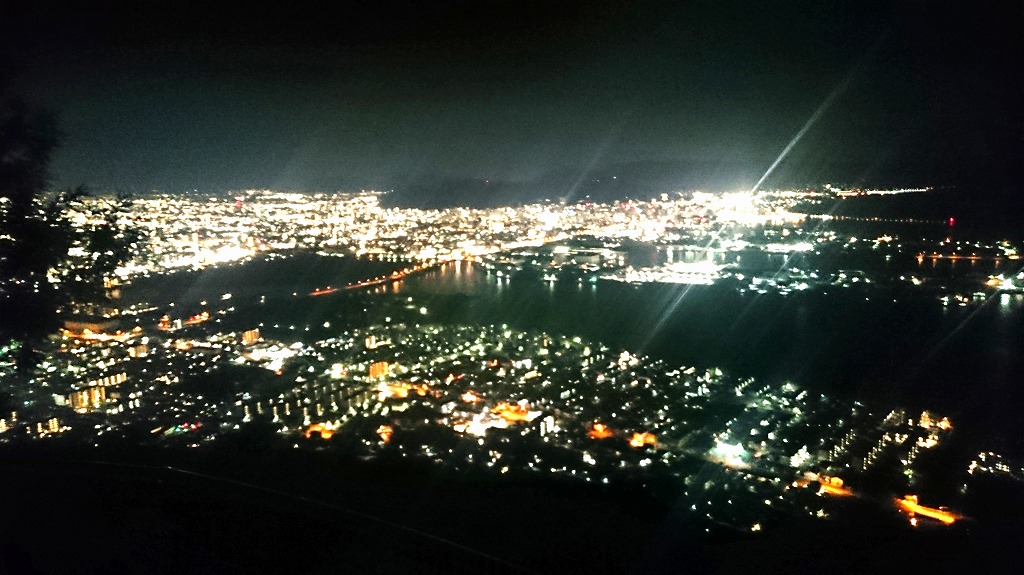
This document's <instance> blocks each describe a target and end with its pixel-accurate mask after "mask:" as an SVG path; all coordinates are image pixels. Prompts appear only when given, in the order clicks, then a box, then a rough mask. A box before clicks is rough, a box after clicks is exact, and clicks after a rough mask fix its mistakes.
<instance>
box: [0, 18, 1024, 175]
mask: <svg viewBox="0 0 1024 575" xmlns="http://www.w3.org/2000/svg"><path fill="white" fill-rule="evenodd" d="M263 4H265V3H256V2H251V3H250V2H235V1H225V2H213V1H203V2H190V1H187V0H186V1H181V0H178V1H146V0H141V1H123V2H110V1H107V0H96V1H94V2H88V3H75V4H70V3H67V2H52V1H46V0H41V1H33V2H11V1H9V0H0V50H2V53H3V56H4V58H3V60H2V62H0V63H2V64H3V67H4V69H5V70H6V74H7V76H8V80H7V81H8V82H9V83H10V85H12V86H14V87H15V89H16V90H17V91H19V92H21V93H23V94H27V95H28V96H29V97H30V98H32V99H35V100H38V101H40V102H42V103H43V104H45V105H46V106H48V107H49V108H51V109H52V110H54V111H55V112H56V113H57V114H58V116H59V121H60V125H61V127H62V129H63V130H64V132H65V134H66V141H65V144H64V146H63V148H62V149H61V151H60V152H59V153H58V154H57V156H56V157H55V160H54V165H53V174H54V177H55V180H56V182H57V183H58V184H64V185H70V184H76V183H86V184H89V185H92V186H94V187H97V188H101V189H113V188H120V189H125V190H131V191H145V190H150V189H160V190H166V191H178V190H184V189H193V188H195V189H201V190H217V189H232V188H233V189H237V188H248V187H272V188H293V189H295V188H297V189H328V190H334V189H352V188H361V187H366V188H378V189H380V188H392V187H395V188H403V187H404V188H410V189H413V188H416V187H417V186H424V185H428V184H429V183H434V182H460V181H482V180H484V179H491V180H493V181H494V182H495V183H505V184H506V185H508V186H516V185H519V186H536V187H538V188H545V189H546V191H554V192H556V193H560V192H563V191H564V192H565V193H566V195H572V194H573V193H575V189H576V187H577V186H578V185H579V184H580V183H581V182H589V181H594V180H596V179H600V178H610V177H611V176H613V175H615V176H619V175H621V177H622V181H625V182H627V183H626V184H622V185H624V186H629V185H634V184H635V185H637V186H643V185H647V186H653V187H664V188H665V189H676V188H694V187H702V188H739V187H746V188H749V187H750V186H752V185H753V184H754V183H755V182H756V181H757V180H758V179H759V178H760V176H761V175H762V174H764V172H765V171H766V170H767V169H768V168H769V166H770V165H771V164H772V163H773V162H774V161H775V159H776V157H777V156H778V155H779V154H780V152H782V150H783V149H784V148H785V147H786V145H787V144H788V143H789V142H790V141H791V139H792V138H793V137H794V136H795V135H796V134H797V133H798V132H799V131H800V130H801V128H802V127H803V126H804V125H805V123H806V122H807V121H808V120H809V119H810V118H811V117H812V116H813V115H814V114H815V112H816V111H817V110H819V108H821V110H820V114H819V115H818V119H817V121H816V122H814V123H813V124H812V125H811V126H810V127H809V128H808V129H807V130H806V132H805V134H804V135H803V137H802V138H801V139H800V140H799V141H798V142H797V143H796V144H795V145H794V146H793V148H792V150H791V152H790V153H789V154H788V156H787V157H786V159H785V160H784V161H783V162H781V163H780V164H779V166H778V167H777V168H776V170H775V171H774V172H773V173H772V176H771V177H770V178H769V179H768V180H767V181H766V182H765V184H764V185H765V186H775V185H800V184H806V183H820V182H825V181H839V182H845V183H849V184H863V185H878V186H883V185H893V184H922V185H929V184H954V183H957V184H977V185H982V184H984V185H990V186H997V187H1004V188H1005V187H1008V186H1011V185H1012V184H1015V183H1016V182H1017V181H1018V179H1019V177H1020V176H1021V168H1020V166H1021V165H1024V159H1022V157H1021V156H1022V154H1021V152H1022V149H1024V146H1022V134H1024V122H1022V113H1021V108H1022V106H1021V102H1022V95H1024V93H1022V85H1024V84H1022V73H1024V72H1022V70H1024V62H1022V60H1021V47H1022V42H1024V40H1022V38H1024V30H1022V28H1024V27H1022V7H1024V4H1022V3H1021V2H1019V1H1015V0H1000V1H993V2H986V1H980V2H976V1H970V2H968V1H960V2H941V1H918V2H901V1H899V0H889V1H884V2H875V1H873V0H861V1H856V2H829V1H827V0H821V1H814V2H804V3H798V2H791V3H775V2H761V3H755V2H731V1H722V0H717V1H709V2H685V1H682V0H675V1H671V2H661V1H657V0H651V1H637V2H626V1H619V2H605V1H603V0H594V1H591V2H578V3H576V2H555V1H549V2H541V1H534V0H520V1H515V2H512V1H510V2H505V1H502V0H495V1H492V2H470V1H461V2H457V1H442V2H423V1H411V0H410V1H397V0H381V1H374V2H333V3H332V2H321V1H308V0H297V1H292V2H288V3H282V6H281V7H278V8H267V7H265V6H262V5H263ZM830 96H831V98H830ZM826 101H828V102H829V104H828V105H827V106H825V107H822V104H823V103H824V102H826ZM617 179H618V178H617ZM428 187H429V186H428ZM508 189H512V187H510V188H508Z"/></svg>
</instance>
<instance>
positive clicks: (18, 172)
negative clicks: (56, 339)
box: [0, 94, 137, 349]
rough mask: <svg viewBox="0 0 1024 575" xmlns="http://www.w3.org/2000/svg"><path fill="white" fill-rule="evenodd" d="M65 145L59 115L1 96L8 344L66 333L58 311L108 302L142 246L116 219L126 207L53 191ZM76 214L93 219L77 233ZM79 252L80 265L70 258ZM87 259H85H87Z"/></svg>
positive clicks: (1, 277)
mask: <svg viewBox="0 0 1024 575" xmlns="http://www.w3.org/2000/svg"><path fill="white" fill-rule="evenodd" d="M60 141H61V136H60V132H59V131H58V130H57V127H56V122H55V121H54V118H53V116H52V115H51V114H49V113H48V112H46V111H45V110H43V109H41V108H39V107H37V106H33V105H31V104H29V103H27V102H25V101H24V100H22V99H20V98H18V97H16V96H10V95H6V94H0V345H3V344H4V343H6V342H9V341H11V340H14V341H15V342H21V343H22V344H23V345H22V347H23V348H24V349H29V347H30V346H29V347H26V346H24V344H25V343H28V344H30V345H31V344H32V343H33V342H35V341H38V340H39V339H40V338H42V337H45V336H46V335H48V334H52V333H54V331H55V330H56V329H57V328H58V327H59V326H60V316H59V315H58V310H61V309H62V308H66V307H67V306H68V305H69V304H70V303H72V302H82V301H88V300H90V299H92V300H94V301H95V300H98V299H101V298H103V297H105V295H104V292H103V287H104V286H103V281H104V279H105V278H106V277H109V275H110V274H112V273H113V270H114V269H115V268H116V267H117V266H118V265H120V264H121V263H122V262H124V261H125V260H127V259H128V257H129V255H130V253H129V249H128V248H129V246H130V245H131V243H132V242H134V241H136V240H137V237H135V236H134V235H133V234H132V233H129V232H127V231H126V230H123V229H121V228H120V227H119V226H118V224H117V220H116V213H117V212H116V211H117V209H118V207H119V206H118V203H120V201H123V198H120V199H119V200H118V202H115V203H103V202H91V203H89V204H88V205H86V204H84V203H83V202H82V200H83V199H84V198H85V197H86V196H88V195H89V194H88V191H87V190H86V189H85V188H84V187H78V188H75V189H71V190H64V191H56V192H54V191H50V190H49V189H48V186H49V172H48V168H49V164H50V158H51V155H52V154H53V152H54V150H56V149H57V147H58V146H59V144H60ZM71 210H76V211H78V212H80V213H84V214H86V215H87V216H88V219H89V221H90V222H92V223H90V224H89V225H86V226H77V227H76V226H73V225H72V223H71V220H70V218H69V213H70V212H71ZM72 247H77V248H79V249H78V252H79V254H80V255H79V257H78V258H73V257H71V255H70V251H71V248H72ZM81 254H84V256H83V255H81Z"/></svg>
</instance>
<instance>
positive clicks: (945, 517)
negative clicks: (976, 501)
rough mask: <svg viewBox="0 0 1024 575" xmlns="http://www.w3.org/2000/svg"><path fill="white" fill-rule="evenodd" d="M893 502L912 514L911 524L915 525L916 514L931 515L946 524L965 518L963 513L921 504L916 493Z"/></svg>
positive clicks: (903, 510) (897, 506)
mask: <svg viewBox="0 0 1024 575" xmlns="http://www.w3.org/2000/svg"><path fill="white" fill-rule="evenodd" d="M893 503H895V504H896V508H897V509H899V510H900V511H902V512H905V513H907V514H908V515H910V524H911V525H915V526H916V525H917V520H916V518H915V517H914V516H915V515H921V516H922V517H929V518H931V519H935V520H937V521H940V522H942V523H943V524H945V525H952V524H953V523H955V522H956V520H957V519H963V516H962V515H959V514H957V513H953V512H951V511H947V510H945V509H935V508H934V507H925V506H923V505H920V504H919V503H918V502H917V496H916V495H907V496H906V497H904V498H903V499H893Z"/></svg>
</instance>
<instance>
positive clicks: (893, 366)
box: [127, 254, 1024, 453]
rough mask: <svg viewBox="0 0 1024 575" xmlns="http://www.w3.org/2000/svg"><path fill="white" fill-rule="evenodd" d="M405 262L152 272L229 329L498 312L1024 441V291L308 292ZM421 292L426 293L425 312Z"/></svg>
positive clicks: (313, 259) (553, 287) (996, 441)
mask: <svg viewBox="0 0 1024 575" xmlns="http://www.w3.org/2000/svg"><path fill="white" fill-rule="evenodd" d="M401 265H402V264H394V263H388V262H378V261H372V262H371V261H356V260H341V259H338V258H323V257H319V256H315V255H309V254H307V255H303V256H301V257H299V258H295V259H286V260H278V261H273V262H252V263H249V264H244V265H240V266H232V267H230V268H224V269H220V270H215V271H209V272H202V273H200V274H196V275H194V276H192V277H191V278H189V277H180V278H175V279H174V280H173V281H171V280H168V281H165V282H162V283H160V282H158V283H159V285H160V286H163V287H167V286H170V285H174V286H176V287H175V291H176V293H177V294H179V295H178V296H177V297H176V300H177V301H179V302H186V303H183V304H179V309H180V308H182V307H184V306H186V305H188V303H187V300H189V299H190V298H191V299H192V300H196V301H198V299H199V298H206V299H210V300H215V299H218V298H219V294H220V293H222V292H233V293H234V297H233V298H232V300H231V301H230V302H217V303H218V304H219V305H221V306H226V305H227V304H231V305H233V306H237V307H238V310H237V311H236V313H235V314H232V315H229V316H225V318H226V319H225V326H224V327H225V328H242V327H251V325H250V324H256V323H262V324H263V329H264V333H265V334H267V335H271V336H274V337H282V338H285V339H287V338H296V339H316V338H322V337H329V336H332V335H336V334H337V332H338V330H339V329H344V326H350V325H364V324H367V323H376V322H382V321H385V319H386V318H394V319H395V320H397V321H425V322H436V323H453V324H464V323H481V324H501V323H507V324H509V325H511V326H514V327H516V328H519V329H537V330H545V331H550V332H555V333H562V334H566V335H570V336H574V335H578V336H580V337H582V338H585V339H589V340H593V341H599V342H601V343H604V344H605V345H608V346H609V347H612V348H625V349H629V350H632V351H639V352H642V353H646V354H648V355H651V356H653V357H658V358H662V359H665V360H666V361H668V362H669V363H670V364H682V365H695V366H698V367H720V368H722V369H723V370H726V371H728V372H730V373H732V374H735V375H738V376H747V375H751V376H755V377H758V378H764V379H768V380H771V381H782V380H792V381H794V382H796V383H799V384H801V385H803V386H805V387H807V388H810V389H814V390H818V391H821V392H823V393H826V394H830V395H833V396H837V397H845V398H851V399H857V400H860V401H863V402H865V403H868V404H869V405H876V406H877V407H878V408H879V409H880V410H881V409H884V410H887V409H888V408H890V407H893V406H895V405H902V406H905V407H908V408H911V409H926V408H927V409H934V410H936V411H938V412H940V413H942V414H944V415H949V416H950V417H951V418H952V419H953V421H954V422H955V423H956V422H959V423H962V424H964V425H966V426H967V427H968V428H971V429H973V432H972V435H974V436H977V437H978V438H979V439H981V440H983V441H984V444H985V445H986V447H987V448H990V449H994V450H997V451H1003V452H1008V453H1022V452H1024V441H1022V438H1024V420H1022V418H1020V417H1019V414H1018V410H1019V409H1020V407H1021V406H1024V296H1021V295H1011V294H1003V295H995V296H993V297H991V298H989V299H988V300H987V301H986V302H985V303H984V304H978V305H973V306H967V307H959V306H955V305H954V306H951V307H946V306H943V305H942V304H941V303H940V302H939V301H938V299H937V298H936V297H935V294H934V293H920V294H913V293H909V294H908V293H902V294H900V295H896V296H894V294H892V293H891V292H889V291H887V290H876V289H868V290H855V289H842V288H830V289H829V290H824V289H819V290H809V291H807V292H799V293H794V294H791V295H788V296H780V295H777V294H772V293H768V294H749V293H748V294H741V293H739V292H738V291H737V290H735V289H732V288H728V287H724V286H692V287H687V286H677V285H668V284H654V285H643V286H634V285H629V284H622V283H618V282H612V281H599V282H597V283H589V282H586V281H584V282H577V281H575V280H571V281H559V282H555V283H548V282H544V281H541V280H539V279H533V280H531V279H512V280H509V279H508V278H499V277H497V276H496V275H493V274H490V273H488V272H487V271H486V270H484V269H483V268H482V267H480V266H479V265H476V264H470V263H460V264H448V265H446V266H444V267H442V268H440V269H438V270H436V271H432V272H428V273H424V274H420V275H416V276H412V277H410V278H408V279H406V280H405V281H404V282H402V283H400V284H399V283H395V284H389V285H388V286H386V287H383V288H378V289H377V290H375V291H374V290H361V291H358V292H343V293H337V294H332V295H328V296H322V297H315V298H311V297H309V296H308V295H304V294H308V293H309V291H311V290H312V289H314V288H316V287H323V286H325V285H331V284H333V285H341V284H343V283H345V282H347V281H352V280H354V279H357V278H358V277H366V274H367V273H369V274H370V275H371V276H372V275H375V274H378V273H383V272H384V271H386V270H389V269H393V268H394V267H401ZM915 265H916V264H915ZM948 265H949V264H947V263H939V264H937V266H938V267H937V269H936V270H935V272H936V274H937V275H943V274H945V273H947V272H948V273H954V272H955V273H954V275H956V274H958V273H960V272H957V271H956V270H952V269H948V270H945V271H944V268H943V267H942V266H948ZM957 265H959V264H957ZM389 266H390V267H389ZM930 268H931V263H930V262H925V263H923V264H921V265H920V267H919V268H918V270H917V272H918V273H919V274H920V275H927V274H928V272H929V269H930ZM360 274H363V275H362V276H360ZM168 282H170V283H168ZM174 282H180V283H181V284H182V285H181V286H177V284H175V283H174ZM142 287H146V286H142ZM153 289H155V288H154V286H152V285H150V286H148V287H146V290H153ZM127 291H129V292H131V290H127ZM142 291H143V290H140V291H139V292H136V295H138V293H141V292H142ZM157 291H159V290H157ZM293 293H297V294H298V296H293V295H292V294H293ZM186 295H187V296H188V297H186ZM261 295H262V296H265V298H266V299H265V301H264V302H263V303H259V301H258V299H259V297H260V296H261ZM410 298H411V301H410ZM192 305H195V304H192ZM421 307H425V308H427V313H426V314H425V315H424V314H422V313H420V308H421ZM232 318H233V319H232ZM232 322H234V323H236V324H237V325H233V324H232ZM275 325H277V326H278V328H279V329H276V330H275V328H274V326H275Z"/></svg>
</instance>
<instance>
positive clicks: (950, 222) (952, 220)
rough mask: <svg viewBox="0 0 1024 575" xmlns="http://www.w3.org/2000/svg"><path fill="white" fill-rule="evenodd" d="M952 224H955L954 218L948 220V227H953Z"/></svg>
mask: <svg viewBox="0 0 1024 575" xmlns="http://www.w3.org/2000/svg"><path fill="white" fill-rule="evenodd" d="M954 224H956V220H955V219H954V218H949V227H953V225H954Z"/></svg>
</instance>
